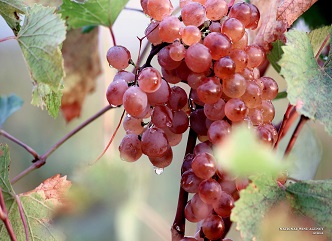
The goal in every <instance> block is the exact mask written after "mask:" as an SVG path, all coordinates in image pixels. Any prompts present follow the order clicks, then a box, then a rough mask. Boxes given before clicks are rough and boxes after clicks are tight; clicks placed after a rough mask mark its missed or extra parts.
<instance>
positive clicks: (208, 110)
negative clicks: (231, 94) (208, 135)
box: [204, 99, 226, 121]
mask: <svg viewBox="0 0 332 241" xmlns="http://www.w3.org/2000/svg"><path fill="white" fill-rule="evenodd" d="M225 104H226V103H225V101H224V100H223V99H219V100H218V101H217V102H216V103H213V104H205V105H204V113H205V115H206V117H207V118H208V119H210V120H213V121H214V120H221V119H223V118H224V117H225Z"/></svg>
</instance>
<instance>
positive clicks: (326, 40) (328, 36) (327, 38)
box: [315, 34, 330, 59]
mask: <svg viewBox="0 0 332 241" xmlns="http://www.w3.org/2000/svg"><path fill="white" fill-rule="evenodd" d="M329 40H330V34H328V35H327V36H326V38H325V39H324V42H323V43H322V45H321V46H320V48H319V50H318V52H317V54H316V56H315V58H316V59H318V58H319V55H320V54H321V52H322V51H323V49H324V47H325V45H326V44H327V42H328V41H329Z"/></svg>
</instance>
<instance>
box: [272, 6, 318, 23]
mask: <svg viewBox="0 0 332 241" xmlns="http://www.w3.org/2000/svg"><path fill="white" fill-rule="evenodd" d="M315 2H317V0H284V1H282V3H281V4H280V6H279V7H278V13H277V20H285V21H287V23H288V26H290V25H291V24H292V23H293V22H294V21H295V20H296V19H298V17H300V16H301V15H302V14H303V13H304V12H305V11H307V10H308V9H309V8H310V7H311V6H312V5H313V4H314V3H315Z"/></svg>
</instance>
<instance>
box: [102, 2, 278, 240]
mask: <svg viewBox="0 0 332 241" xmlns="http://www.w3.org/2000/svg"><path fill="white" fill-rule="evenodd" d="M141 6H142V9H143V11H144V13H145V14H147V15H148V16H149V17H150V18H151V22H150V24H149V25H148V26H147V28H146V30H145V36H146V38H147V39H148V40H149V42H151V44H152V49H153V50H156V49H157V50H158V52H157V53H156V54H157V60H158V64H159V65H160V68H159V67H158V69H157V68H155V67H152V66H151V65H150V63H148V64H145V65H143V66H142V67H140V68H136V72H135V73H130V72H128V71H126V70H125V68H127V67H128V65H129V64H130V63H131V62H132V60H131V55H130V52H129V51H128V50H127V49H126V48H125V47H123V46H114V47H111V48H110V49H109V50H108V52H107V60H108V62H109V64H110V65H111V66H112V67H114V68H116V69H118V70H119V71H118V73H117V74H116V75H115V77H114V80H113V82H112V83H111V84H110V85H109V87H108V89H107V93H106V96H107V100H108V102H109V103H110V104H111V105H113V106H119V105H123V106H124V109H125V111H126V117H125V119H124V121H123V127H124V129H125V131H126V135H125V136H124V138H123V140H122V142H121V144H120V146H119V151H120V156H121V158H122V159H123V160H125V161H128V162H134V161H136V160H138V159H139V158H140V157H141V156H142V154H145V155H146V156H148V158H149V160H150V161H151V163H152V165H153V166H154V167H156V168H161V169H163V168H165V167H167V166H168V165H170V164H171V162H172V159H173V152H172V147H173V146H176V145H177V144H179V143H180V141H181V139H182V134H183V133H184V132H185V131H186V130H187V129H188V127H190V128H191V129H192V130H193V131H194V132H196V134H197V135H198V139H199V140H200V143H199V144H197V145H196V147H195V148H194V152H193V153H191V154H187V155H186V156H185V159H184V162H183V166H182V172H181V173H182V178H181V187H182V188H183V189H184V190H185V191H186V192H188V193H192V194H193V196H192V198H191V200H190V201H189V202H188V203H187V205H186V208H185V217H186V219H187V220H188V221H190V222H201V231H200V234H199V237H196V238H193V237H191V238H190V237H185V238H184V239H183V241H185V240H197V239H198V238H201V237H203V238H206V239H209V240H217V239H220V238H221V237H223V233H224V229H225V226H224V221H223V220H224V219H225V218H228V217H229V216H230V213H231V209H232V207H233V206H234V201H235V200H237V199H238V198H239V194H238V190H240V189H242V188H244V187H245V186H246V185H247V184H248V180H238V179H234V178H232V177H230V176H229V175H228V174H227V173H225V172H224V171H223V170H221V169H220V167H219V166H218V165H217V164H216V161H215V159H214V156H213V146H215V145H217V144H219V143H220V142H222V141H223V140H224V139H225V137H226V136H227V135H229V133H230V132H231V129H232V126H233V125H237V124H239V123H246V124H247V125H248V127H249V128H254V129H255V130H256V133H257V135H258V137H259V138H260V139H261V140H262V141H263V142H266V143H268V144H270V145H273V144H274V143H275V141H276V138H277V131H276V129H275V127H274V126H273V125H272V123H271V122H272V120H273V118H274V115H275V110H274V106H273V104H272V102H271V101H272V100H273V99H274V98H275V97H276V95H277V93H278V85H277V83H276V81H275V80H273V79H272V78H270V77H265V76H260V71H259V69H258V68H259V67H260V66H261V65H262V64H264V62H265V61H266V53H265V51H264V49H263V48H262V47H261V46H259V45H255V44H249V41H248V31H249V30H253V29H255V28H257V26H258V22H259V19H260V13H259V10H258V9H257V7H255V6H254V5H253V4H250V3H245V2H241V3H236V4H234V5H233V6H228V3H227V2H226V1H225V0H180V7H181V13H180V16H179V17H177V16H174V15H172V12H173V6H172V4H171V2H170V0H141ZM180 82H182V83H186V84H187V85H188V86H189V87H190V91H186V90H185V89H183V88H182V87H180V86H179V85H177V84H178V83H180Z"/></svg>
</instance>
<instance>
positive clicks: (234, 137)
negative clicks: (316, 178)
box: [214, 126, 287, 177]
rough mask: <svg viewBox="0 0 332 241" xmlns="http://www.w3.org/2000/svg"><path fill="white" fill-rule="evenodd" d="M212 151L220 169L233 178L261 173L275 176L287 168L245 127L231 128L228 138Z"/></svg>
mask: <svg viewBox="0 0 332 241" xmlns="http://www.w3.org/2000/svg"><path fill="white" fill-rule="evenodd" d="M253 150H254V151H253ZM214 151H215V155H216V158H217V160H218V162H219V164H220V165H221V167H223V168H225V170H227V171H228V172H230V173H232V174H233V175H235V176H246V177H248V176H251V175H259V174H263V173H264V174H267V175H270V176H276V175H277V174H278V173H280V172H281V171H283V170H284V169H285V168H286V167H287V165H286V164H285V163H284V162H281V160H279V159H278V157H277V156H276V155H275V153H273V152H272V150H271V149H270V147H268V146H266V145H265V144H263V143H261V142H259V140H258V139H257V137H256V136H255V134H254V133H253V131H252V130H249V129H248V127H246V126H241V127H238V128H233V129H232V133H231V134H230V136H229V137H228V138H226V139H225V140H224V141H223V142H222V143H221V144H220V145H218V146H216V148H215V150H214Z"/></svg>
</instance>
